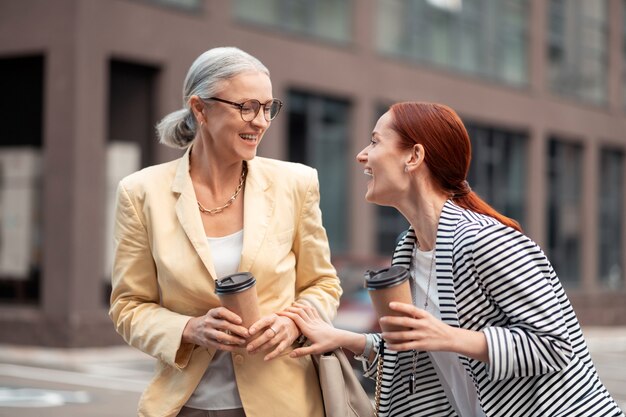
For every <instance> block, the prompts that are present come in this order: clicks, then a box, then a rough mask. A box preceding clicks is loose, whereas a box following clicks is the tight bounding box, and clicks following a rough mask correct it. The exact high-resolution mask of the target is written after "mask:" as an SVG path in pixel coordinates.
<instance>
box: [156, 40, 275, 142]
mask: <svg viewBox="0 0 626 417" xmlns="http://www.w3.org/2000/svg"><path fill="white" fill-rule="evenodd" d="M256 71H258V72H262V73H264V74H267V76H268V77H269V75H270V72H269V70H268V69H267V68H266V67H265V65H263V64H262V63H261V61H259V60H258V59H256V58H255V57H253V56H252V55H250V54H248V53H247V52H244V51H242V50H241V49H239V48H234V47H221V48H213V49H209V50H208V51H206V52H204V53H203V54H202V55H200V56H199V57H198V58H196V60H195V61H194V62H193V64H191V67H190V68H189V71H188V72H187V76H186V77H185V83H184V86H183V108H182V109H180V110H176V111H174V112H172V113H170V114H168V115H167V116H165V117H164V118H163V119H162V120H161V121H160V122H159V123H158V124H157V126H156V128H157V134H158V136H159V142H161V143H163V144H165V145H167V146H171V147H173V148H181V149H184V148H187V147H188V146H189V145H190V144H191V142H192V141H193V139H194V138H195V136H196V120H195V118H194V116H193V113H192V111H191V109H190V107H189V98H190V97H191V96H194V95H196V96H198V97H200V98H204V99H206V98H208V97H211V96H214V95H215V94H216V93H217V91H218V89H219V88H220V83H221V82H222V81H224V80H228V79H230V78H233V77H235V76H236V75H239V74H242V73H245V72H256Z"/></svg>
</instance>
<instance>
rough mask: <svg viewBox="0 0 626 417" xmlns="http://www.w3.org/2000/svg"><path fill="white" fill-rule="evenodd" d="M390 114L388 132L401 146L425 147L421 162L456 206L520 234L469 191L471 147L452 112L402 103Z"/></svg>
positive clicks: (512, 223)
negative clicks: (495, 221)
mask: <svg viewBox="0 0 626 417" xmlns="http://www.w3.org/2000/svg"><path fill="white" fill-rule="evenodd" d="M389 111H390V112H391V116H392V118H393V121H392V124H391V128H392V129H393V130H394V131H395V132H396V133H398V134H399V135H400V146H401V147H402V148H405V149H410V148H412V147H413V146H415V145H416V144H421V145H422V146H423V147H424V150H425V155H424V162H425V163H426V166H427V167H428V169H429V170H430V173H431V175H432V177H433V179H434V180H435V183H436V185H437V186H438V187H439V188H440V189H441V190H442V191H443V192H445V193H447V194H449V195H450V197H451V199H452V200H453V201H454V202H455V203H456V204H457V205H459V206H460V207H463V208H465V209H468V210H472V211H474V212H476V213H480V214H484V215H487V216H490V217H493V218H494V219H496V220H498V221H499V222H500V223H502V224H504V225H506V226H509V227H512V228H513V229H515V230H518V231H520V232H521V231H522V228H521V227H520V225H519V223H518V222H517V221H515V220H513V219H511V218H509V217H506V216H504V215H502V214H500V213H498V212H497V211H496V210H495V209H494V208H493V207H491V206H490V205H489V204H487V203H486V202H485V201H483V200H482V199H481V198H480V197H479V196H478V194H476V193H475V192H473V191H472V190H471V188H470V187H469V184H468V183H467V173H468V171H469V167H470V161H471V159H472V145H471V143H470V138H469V135H468V133H467V130H466V129H465V126H464V125H463V122H462V121H461V118H460V117H459V116H458V115H457V114H456V112H455V111H454V110H452V109H451V108H450V107H448V106H445V105H443V104H437V103H423V102H405V103H396V104H394V105H393V106H391V108H390V109H389Z"/></svg>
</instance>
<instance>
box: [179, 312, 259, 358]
mask: <svg viewBox="0 0 626 417" xmlns="http://www.w3.org/2000/svg"><path fill="white" fill-rule="evenodd" d="M241 323H242V320H241V317H239V316H238V315H237V314H235V313H233V312H232V311H230V310H228V309H226V308H224V307H216V308H213V309H211V310H209V311H208V313H206V314H205V315H204V316H200V317H194V318H192V319H191V320H189V321H188V322H187V325H186V326H185V329H184V330H183V336H182V341H183V342H185V343H193V344H196V345H198V346H203V347H213V348H215V349H219V350H227V351H229V352H234V351H235V349H236V348H241V347H244V346H245V344H246V339H247V338H248V337H250V333H248V329H246V328H245V327H243V326H241ZM238 336H240V337H238Z"/></svg>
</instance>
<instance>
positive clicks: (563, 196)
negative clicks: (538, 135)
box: [547, 139, 583, 286]
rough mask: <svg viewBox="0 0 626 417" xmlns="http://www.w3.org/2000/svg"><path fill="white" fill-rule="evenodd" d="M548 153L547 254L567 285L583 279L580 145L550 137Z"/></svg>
mask: <svg viewBox="0 0 626 417" xmlns="http://www.w3.org/2000/svg"><path fill="white" fill-rule="evenodd" d="M548 146H549V156H548V161H547V163H548V166H547V172H548V199H547V200H548V201H547V203H548V204H547V205H548V207H547V209H548V225H547V226H548V257H549V258H550V261H551V263H552V266H553V267H554V269H555V271H556V273H557V275H558V276H559V278H560V279H561V281H562V282H563V283H564V284H565V285H569V286H575V285H578V284H579V283H580V259H581V227H580V220H581V218H582V217H581V203H582V202H581V195H582V191H581V184H582V181H581V173H582V155H583V148H582V146H581V145H578V144H573V143H569V142H564V141H560V140H558V139H551V140H550V141H549V145H548Z"/></svg>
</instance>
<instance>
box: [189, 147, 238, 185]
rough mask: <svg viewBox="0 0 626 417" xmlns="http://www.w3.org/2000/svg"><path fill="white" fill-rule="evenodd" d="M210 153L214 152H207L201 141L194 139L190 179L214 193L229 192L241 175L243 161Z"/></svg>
mask: <svg viewBox="0 0 626 417" xmlns="http://www.w3.org/2000/svg"><path fill="white" fill-rule="evenodd" d="M212 155H214V153H213V152H209V150H208V149H207V148H206V147H205V146H203V144H202V141H194V144H193V147H192V148H191V153H190V161H189V173H190V175H191V180H192V181H193V182H194V183H196V184H201V185H203V186H204V187H206V188H207V189H208V190H209V191H210V192H211V193H213V194H214V195H220V194H222V193H223V192H226V191H228V192H231V191H232V188H233V184H236V183H237V182H238V181H239V179H240V177H241V170H242V169H243V161H227V160H226V159H222V158H219V157H215V156H212Z"/></svg>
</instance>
